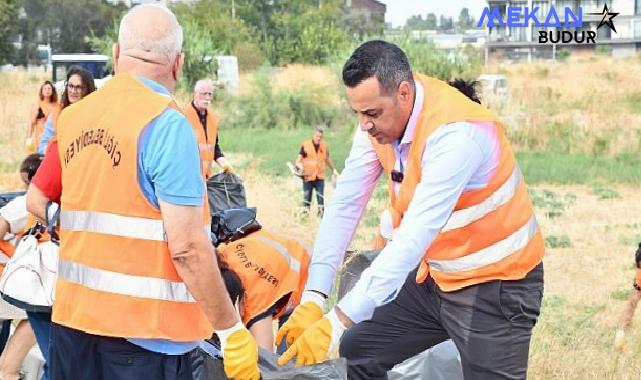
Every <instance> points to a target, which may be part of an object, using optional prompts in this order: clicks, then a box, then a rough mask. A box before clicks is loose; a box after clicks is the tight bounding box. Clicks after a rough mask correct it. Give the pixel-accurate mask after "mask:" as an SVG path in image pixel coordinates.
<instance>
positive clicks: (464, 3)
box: [379, 0, 487, 27]
mask: <svg viewBox="0 0 641 380" xmlns="http://www.w3.org/2000/svg"><path fill="white" fill-rule="evenodd" d="M379 1H380V2H382V3H385V4H386V5H387V13H386V14H385V21H386V22H391V23H392V26H394V27H397V26H402V25H405V20H407V19H408V18H409V17H410V16H413V15H417V14H420V15H422V16H423V18H425V15H426V14H428V13H430V12H432V13H435V14H436V16H439V15H441V14H443V15H446V16H452V17H453V18H454V19H455V20H456V18H457V17H458V14H459V12H460V11H461V8H464V7H467V8H468V9H469V10H470V14H471V15H472V16H473V17H474V19H475V20H477V21H478V19H479V17H480V16H481V12H482V11H483V8H484V7H486V6H487V1H484V0H379Z"/></svg>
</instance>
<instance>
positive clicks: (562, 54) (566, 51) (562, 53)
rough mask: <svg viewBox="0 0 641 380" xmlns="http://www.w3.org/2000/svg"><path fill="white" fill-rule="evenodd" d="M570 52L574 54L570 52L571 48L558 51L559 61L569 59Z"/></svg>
mask: <svg viewBox="0 0 641 380" xmlns="http://www.w3.org/2000/svg"><path fill="white" fill-rule="evenodd" d="M570 54H572V53H571V52H570V50H569V49H561V50H559V51H557V52H556V59H557V60H558V61H561V62H563V61H565V60H567V59H568V58H569V57H570Z"/></svg>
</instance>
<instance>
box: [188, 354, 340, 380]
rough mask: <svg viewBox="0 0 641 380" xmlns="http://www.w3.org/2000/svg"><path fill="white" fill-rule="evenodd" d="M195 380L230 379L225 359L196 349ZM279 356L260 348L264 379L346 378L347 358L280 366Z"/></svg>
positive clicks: (318, 379) (336, 379)
mask: <svg viewBox="0 0 641 380" xmlns="http://www.w3.org/2000/svg"><path fill="white" fill-rule="evenodd" d="M192 357H193V360H192V367H193V368H194V380H205V379H207V380H228V378H227V376H225V370H224V368H223V361H222V360H221V359H220V358H216V357H213V356H211V355H209V354H207V353H206V352H205V351H204V350H202V349H200V348H199V349H198V350H195V351H194V353H193V354H192ZM277 359H278V356H277V355H276V354H273V353H271V352H267V351H265V350H263V349H260V351H259V353H258V368H260V375H261V379H262V380H321V379H322V380H345V379H347V369H346V367H345V359H336V360H329V361H326V362H324V363H320V364H314V365H309V366H303V367H296V366H295V365H294V364H293V363H292V362H290V363H288V364H287V365H285V366H282V367H281V366H279V365H278V363H277V362H276V361H277Z"/></svg>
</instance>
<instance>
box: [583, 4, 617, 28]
mask: <svg viewBox="0 0 641 380" xmlns="http://www.w3.org/2000/svg"><path fill="white" fill-rule="evenodd" d="M588 14H589V15H595V16H603V18H602V19H601V22H600V23H599V26H597V27H596V28H597V29H599V28H601V27H602V26H603V25H607V26H608V27H609V28H610V29H612V30H613V31H614V33H616V32H617V30H616V28H615V27H614V23H613V22H612V19H613V18H615V17H617V16H618V15H619V14H618V13H617V12H610V9H609V8H608V4H603V11H602V12H601V13H588Z"/></svg>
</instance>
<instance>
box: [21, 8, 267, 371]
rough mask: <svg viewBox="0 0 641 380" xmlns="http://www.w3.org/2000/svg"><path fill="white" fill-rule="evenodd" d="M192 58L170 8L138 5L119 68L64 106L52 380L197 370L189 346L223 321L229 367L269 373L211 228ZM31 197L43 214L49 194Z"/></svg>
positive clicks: (128, 20)
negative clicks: (232, 292)
mask: <svg viewBox="0 0 641 380" xmlns="http://www.w3.org/2000/svg"><path fill="white" fill-rule="evenodd" d="M183 58H184V57H183V53H182V29H181V27H180V25H179V24H178V22H177V20H176V18H175V16H174V14H173V13H171V11H169V10H168V9H167V8H165V7H163V6H160V5H151V4H146V5H140V6H137V7H134V8H132V9H131V10H130V11H129V12H128V13H127V14H126V15H125V16H124V17H123V19H122V21H121V23H120V29H119V34H118V43H117V44H115V45H114V48H113V59H114V66H115V72H116V75H115V76H114V77H113V78H112V79H111V80H110V81H109V82H107V84H105V86H104V87H103V88H102V89H101V91H100V92H99V93H98V92H96V93H95V94H92V96H88V97H86V98H85V99H83V102H82V103H78V104H77V105H75V106H74V107H68V108H67V109H65V111H64V112H63V113H62V114H61V115H60V118H59V119H58V125H59V129H58V131H59V133H58V146H59V149H58V153H59V156H60V161H61V164H62V174H61V183H62V189H63V191H62V194H61V210H62V212H61V215H60V227H61V228H60V237H61V244H60V262H59V270H58V281H57V284H56V301H55V305H54V307H53V317H52V322H53V324H52V327H51V346H50V353H51V356H50V360H51V363H50V375H51V378H52V379H53V380H63V379H66V380H71V379H92V380H100V379H105V380H107V379H109V380H118V379H123V380H125V379H127V380H136V379H141V380H142V379H145V380H147V379H178V380H191V379H192V378H193V375H192V368H191V360H190V354H191V353H192V351H193V350H194V349H196V347H197V346H198V342H199V341H201V340H202V339H205V338H209V337H211V335H212V333H213V332H214V331H215V333H216V334H217V335H218V337H219V338H220V341H221V346H222V347H221V349H222V352H223V355H224V357H225V359H224V367H225V372H226V373H227V376H228V377H230V378H234V379H243V380H244V379H249V380H257V379H259V377H260V373H259V371H258V366H257V361H258V349H257V345H256V343H255V341H254V339H253V338H252V336H251V334H250V333H249V331H247V329H246V328H245V327H244V326H243V324H242V322H241V321H240V319H239V317H238V314H237V313H236V311H235V309H234V307H233V305H232V304H231V301H230V299H229V297H228V296H227V292H226V290H225V286H224V283H223V281H222V279H221V276H220V271H219V268H218V266H217V263H216V259H215V257H216V253H215V250H214V247H213V246H212V245H211V243H210V241H209V238H208V235H207V234H206V231H207V230H208V229H209V228H208V226H206V225H204V222H203V220H206V219H205V218H204V217H205V215H204V211H203V199H204V191H205V190H204V183H203V181H202V176H201V172H200V159H199V156H198V152H197V146H196V139H195V137H194V133H193V132H192V129H191V126H190V124H189V122H188V121H187V119H186V118H185V117H184V115H183V114H182V113H180V112H179V111H178V110H176V107H175V104H174V102H173V100H172V96H171V92H172V91H173V90H174V86H175V84H176V80H177V79H178V75H179V73H180V70H181V67H182V64H183ZM93 95H95V96H93ZM37 199H40V198H37ZM30 204H31V205H32V206H33V208H32V209H33V210H34V211H35V212H36V213H37V214H38V216H39V217H43V216H44V215H43V213H44V205H45V204H46V201H45V202H42V203H40V207H35V205H36V204H37V202H35V203H34V202H31V203H30ZM207 219H208V218H207Z"/></svg>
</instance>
